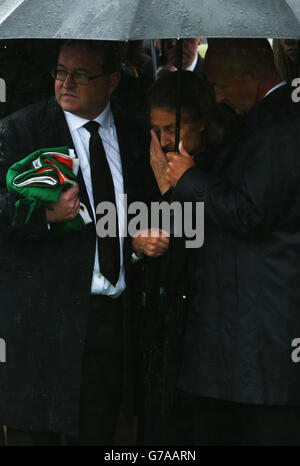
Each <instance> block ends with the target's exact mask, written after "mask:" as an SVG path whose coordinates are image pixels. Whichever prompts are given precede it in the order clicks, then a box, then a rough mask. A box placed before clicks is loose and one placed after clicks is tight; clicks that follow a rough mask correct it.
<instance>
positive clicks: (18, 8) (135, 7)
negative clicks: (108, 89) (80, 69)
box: [0, 0, 300, 41]
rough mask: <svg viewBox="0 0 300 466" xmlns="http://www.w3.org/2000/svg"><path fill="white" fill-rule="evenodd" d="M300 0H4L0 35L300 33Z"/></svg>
mask: <svg viewBox="0 0 300 466" xmlns="http://www.w3.org/2000/svg"><path fill="white" fill-rule="evenodd" d="M299 10H300V8H299V2H298V0H0V39H12V38H15V39H17V38H47V39H51V38H53V39H64V38H77V39H102V40H122V41H123V40H130V39H132V40H141V39H153V38H171V37H182V38H188V37H201V36H204V37H286V38H287V37H289V38H298V37H300V11H299Z"/></svg>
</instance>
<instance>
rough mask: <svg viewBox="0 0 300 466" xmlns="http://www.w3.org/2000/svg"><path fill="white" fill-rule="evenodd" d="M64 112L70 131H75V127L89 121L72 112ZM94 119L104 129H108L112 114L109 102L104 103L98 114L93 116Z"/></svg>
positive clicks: (111, 121) (77, 127) (79, 126)
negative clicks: (104, 105)
mask: <svg viewBox="0 0 300 466" xmlns="http://www.w3.org/2000/svg"><path fill="white" fill-rule="evenodd" d="M64 114H65V117H66V120H67V123H68V126H69V129H70V131H71V132H72V131H76V130H77V129H79V128H81V127H82V126H83V125H85V124H86V123H87V122H88V121H90V120H86V119H85V118H81V117H79V116H77V115H74V113H71V112H66V111H65V110H64ZM94 121H97V122H98V123H100V125H101V126H102V127H103V128H105V129H109V128H110V127H111V126H112V125H113V116H112V111H111V107H110V103H109V102H108V104H107V105H106V107H105V109H104V110H103V112H102V113H100V115H98V116H97V117H96V118H94Z"/></svg>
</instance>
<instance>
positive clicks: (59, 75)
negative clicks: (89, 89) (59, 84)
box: [51, 68, 105, 86]
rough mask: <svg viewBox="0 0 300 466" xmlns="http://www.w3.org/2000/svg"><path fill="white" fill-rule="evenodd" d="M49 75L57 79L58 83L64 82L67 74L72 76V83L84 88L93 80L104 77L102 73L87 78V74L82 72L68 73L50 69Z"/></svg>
mask: <svg viewBox="0 0 300 466" xmlns="http://www.w3.org/2000/svg"><path fill="white" fill-rule="evenodd" d="M51 74H52V77H53V78H54V79H57V80H58V81H65V80H66V79H67V76H68V74H69V75H71V76H72V79H73V81H74V83H76V84H83V85H85V86H86V85H87V84H88V83H89V82H90V81H92V80H93V79H96V78H100V77H103V76H105V74H104V73H102V74H96V75H94V76H89V75H88V74H87V73H84V72H83V71H75V72H74V73H69V72H68V71H66V70H62V69H59V68H52V70H51Z"/></svg>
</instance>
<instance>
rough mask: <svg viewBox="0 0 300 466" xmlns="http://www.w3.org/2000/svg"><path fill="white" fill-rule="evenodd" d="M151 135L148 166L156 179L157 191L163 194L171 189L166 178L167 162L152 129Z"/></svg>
mask: <svg viewBox="0 0 300 466" xmlns="http://www.w3.org/2000/svg"><path fill="white" fill-rule="evenodd" d="M151 135H152V138H151V145H150V165H151V168H152V170H153V173H154V176H155V178H156V182H157V185H158V187H159V190H160V192H161V194H164V193H165V192H167V191H168V189H169V188H170V187H171V185H170V183H169V181H168V177H167V168H168V160H167V157H166V154H165V152H164V151H163V149H162V147H161V145H160V141H159V139H158V136H157V134H156V132H155V131H154V130H153V129H152V130H151Z"/></svg>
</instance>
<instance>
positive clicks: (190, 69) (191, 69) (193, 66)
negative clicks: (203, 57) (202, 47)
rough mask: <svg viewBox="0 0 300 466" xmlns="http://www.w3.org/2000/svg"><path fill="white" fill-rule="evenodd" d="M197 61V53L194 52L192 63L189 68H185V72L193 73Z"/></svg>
mask: <svg viewBox="0 0 300 466" xmlns="http://www.w3.org/2000/svg"><path fill="white" fill-rule="evenodd" d="M197 61H198V52H196V55H195V58H194V61H193V63H192V64H191V65H190V66H188V67H187V68H185V70H186V71H194V69H195V68H196V65H197Z"/></svg>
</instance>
